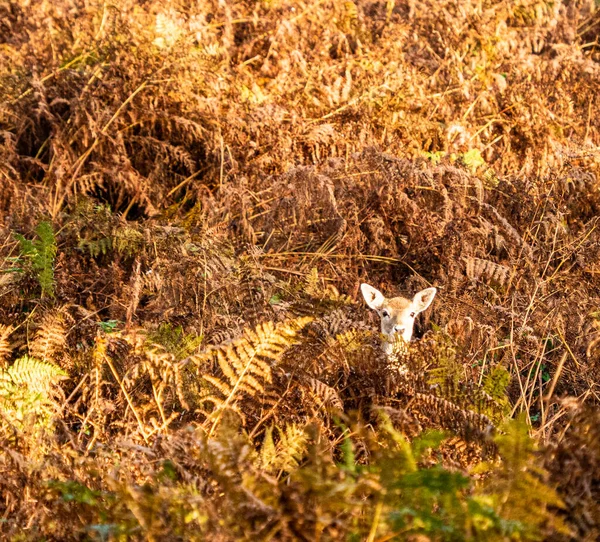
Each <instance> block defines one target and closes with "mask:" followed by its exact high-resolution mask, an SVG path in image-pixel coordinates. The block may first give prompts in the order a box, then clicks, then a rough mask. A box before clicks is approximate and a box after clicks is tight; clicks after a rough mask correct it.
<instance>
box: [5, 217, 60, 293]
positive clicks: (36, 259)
mask: <svg viewBox="0 0 600 542" xmlns="http://www.w3.org/2000/svg"><path fill="white" fill-rule="evenodd" d="M35 233H36V234H37V236H38V238H37V239H36V240H35V241H30V240H29V239H26V238H25V237H24V236H23V235H21V234H18V233H17V234H15V238H16V239H17V241H19V244H20V246H21V253H22V254H23V255H24V256H26V257H27V258H29V260H30V261H31V266H32V268H33V270H34V271H35V273H36V275H37V279H38V282H39V283H40V286H41V287H42V296H43V295H48V296H49V297H54V259H55V257H56V251H57V247H56V238H55V237H54V230H53V229H52V224H50V222H46V221H44V222H40V223H39V224H38V226H37V227H36V228H35Z"/></svg>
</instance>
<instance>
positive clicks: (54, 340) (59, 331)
mask: <svg viewBox="0 0 600 542" xmlns="http://www.w3.org/2000/svg"><path fill="white" fill-rule="evenodd" d="M66 338H67V329H66V313H65V311H64V310H61V309H59V310H57V311H53V312H50V313H48V314H46V315H45V316H44V318H43V319H42V322H41V323H40V327H39V329H38V330H37V332H36V334H35V338H34V340H33V341H32V343H31V345H30V348H29V352H30V354H31V356H32V357H34V358H38V359H41V360H44V361H56V355H57V354H58V353H59V352H61V351H64V349H65V345H66Z"/></svg>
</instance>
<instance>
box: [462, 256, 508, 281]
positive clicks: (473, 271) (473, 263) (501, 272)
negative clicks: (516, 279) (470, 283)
mask: <svg viewBox="0 0 600 542" xmlns="http://www.w3.org/2000/svg"><path fill="white" fill-rule="evenodd" d="M464 261H465V265H466V271H467V277H469V278H470V279H476V280H480V279H483V280H486V281H489V282H493V283H496V284H497V285H498V286H505V285H506V284H507V283H508V281H509V279H510V269H509V268H508V267H506V266H505V265H500V264H497V263H495V262H492V261H490V260H483V259H481V258H472V257H469V258H464Z"/></svg>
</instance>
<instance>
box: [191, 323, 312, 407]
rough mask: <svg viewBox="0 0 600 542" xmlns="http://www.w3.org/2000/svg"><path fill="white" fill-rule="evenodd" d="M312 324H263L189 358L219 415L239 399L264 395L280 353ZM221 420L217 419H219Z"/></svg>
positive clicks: (207, 398)
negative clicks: (210, 370) (215, 371)
mask: <svg viewBox="0 0 600 542" xmlns="http://www.w3.org/2000/svg"><path fill="white" fill-rule="evenodd" d="M311 321H312V318H310V317H303V318H297V319H295V320H289V321H286V322H283V323H279V324H275V323H274V322H271V321H269V322H265V323H263V324H259V325H258V326H257V327H256V328H255V329H253V330H252V329H248V330H246V331H245V332H244V334H243V335H242V336H241V337H240V338H239V339H236V340H235V341H233V342H231V343H229V344H223V345H220V346H216V347H213V348H211V349H209V350H208V351H207V352H204V353H202V354H199V355H195V356H191V357H190V360H191V361H193V362H194V363H195V364H196V365H197V366H198V367H199V369H200V370H201V371H203V374H202V377H203V378H204V380H206V381H207V382H209V383H210V384H211V385H212V386H213V387H214V388H215V391H216V393H215V394H214V395H213V396H211V397H206V398H204V399H205V400H211V401H212V402H214V404H215V405H217V410H218V411H222V410H224V409H227V408H233V407H234V405H235V403H236V402H237V401H238V400H239V399H240V398H241V397H242V396H245V397H253V396H255V395H256V394H258V393H262V392H264V391H265V386H266V385H267V384H269V383H270V382H271V381H272V375H271V368H272V366H273V365H275V364H276V363H277V362H278V361H279V359H280V358H281V356H282V355H283V353H284V352H285V351H286V350H287V349H288V348H289V347H290V346H292V345H293V344H295V343H296V342H297V335H298V332H299V331H300V330H301V329H303V328H304V327H305V326H306V325H308V324H309V323H310V322H311ZM215 363H216V365H217V366H218V367H219V369H220V373H221V374H220V375H219V376H214V375H211V374H207V373H206V372H204V371H205V368H206V367H207V366H209V364H215ZM219 416H220V415H219Z"/></svg>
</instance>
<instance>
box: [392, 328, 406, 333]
mask: <svg viewBox="0 0 600 542" xmlns="http://www.w3.org/2000/svg"><path fill="white" fill-rule="evenodd" d="M394 331H395V332H396V333H400V334H402V333H404V326H394Z"/></svg>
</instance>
